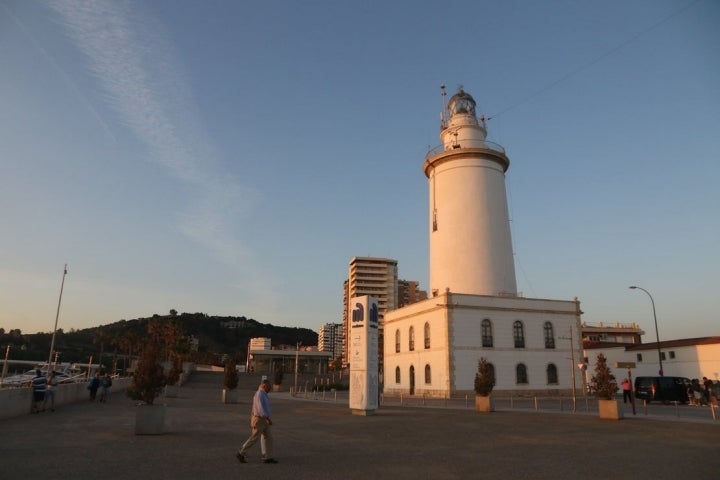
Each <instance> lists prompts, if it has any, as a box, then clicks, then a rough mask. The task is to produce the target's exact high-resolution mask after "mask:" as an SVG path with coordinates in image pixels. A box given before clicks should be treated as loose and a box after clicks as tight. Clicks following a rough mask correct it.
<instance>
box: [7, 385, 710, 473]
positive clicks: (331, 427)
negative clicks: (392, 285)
mask: <svg viewBox="0 0 720 480" xmlns="http://www.w3.org/2000/svg"><path fill="white" fill-rule="evenodd" d="M221 384H222V373H218V374H214V373H195V374H194V375H193V377H192V378H191V380H190V382H189V383H188V384H187V385H185V386H183V387H182V388H181V389H180V394H179V396H178V397H177V398H162V399H159V401H161V402H162V403H166V404H167V405H168V421H167V432H168V433H166V434H165V435H161V436H137V435H135V434H134V430H133V429H134V421H135V413H134V412H135V404H134V402H133V401H132V400H130V399H129V398H127V397H126V396H125V394H124V393H119V392H118V393H116V394H115V395H114V396H113V397H112V398H111V399H110V401H109V402H108V403H105V404H103V403H97V402H96V403H91V402H87V403H84V402H83V403H76V404H71V405H63V406H61V407H59V408H58V409H57V410H56V411H55V412H52V413H51V412H44V413H41V414H36V415H25V416H22V417H17V418H12V419H8V420H2V421H0V426H1V427H2V428H1V431H2V441H1V442H0V465H1V467H0V468H1V469H0V479H23V480H30V479H44V480H45V479H55V478H57V479H61V478H62V479H65V478H103V479H186V478H187V479H191V478H193V479H194V478H202V479H208V480H210V479H253V480H260V479H281V478H282V479H299V480H302V479H386V478H387V479H480V478H482V479H503V480H508V479H571V478H576V479H582V480H590V479H635V480H637V479H640V478H642V479H645V478H647V479H652V480H661V479H674V480H680V479H683V480H684V479H687V478H691V479H693V480H701V479H715V478H720V422H712V421H705V422H683V421H677V420H673V419H672V418H669V419H666V420H658V419H654V418H647V417H642V416H637V417H626V418H625V420H622V421H606V420H600V419H599V418H597V416H595V415H590V414H573V413H569V412H567V411H566V412H562V413H560V412H557V413H548V412H536V411H505V410H501V411H497V412H494V413H492V414H478V413H475V412H474V411H472V410H471V409H460V408H427V407H426V408H422V407H407V406H402V407H401V406H385V407H382V408H381V409H379V410H378V411H377V413H376V414H375V415H373V416H357V415H352V414H351V413H350V410H349V409H348V406H347V403H344V402H340V401H338V402H334V401H332V400H330V399H328V400H325V401H321V400H317V401H307V400H300V399H293V398H291V397H290V396H289V395H288V394H287V393H278V394H272V393H271V402H272V408H273V422H274V427H273V432H274V435H275V444H276V448H275V450H276V451H275V457H276V458H277V459H278V460H279V462H280V463H279V464H277V465H267V464H263V463H261V462H260V446H259V444H258V445H256V446H255V447H253V450H251V452H250V456H249V463H247V464H239V463H238V462H237V460H236V459H235V452H236V451H237V449H238V447H239V446H240V445H241V443H242V442H243V441H244V440H245V439H246V438H247V436H248V434H249V413H250V404H251V399H252V395H253V392H254V388H251V387H249V386H244V387H243V389H242V390H241V392H240V393H241V395H240V396H241V403H239V404H232V405H228V404H223V403H221Z"/></svg>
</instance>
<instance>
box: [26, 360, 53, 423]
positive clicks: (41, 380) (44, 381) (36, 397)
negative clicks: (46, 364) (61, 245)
mask: <svg viewBox="0 0 720 480" xmlns="http://www.w3.org/2000/svg"><path fill="white" fill-rule="evenodd" d="M31 386H32V389H33V404H32V413H39V412H44V411H45V407H46V406H47V403H48V400H50V411H51V412H54V411H55V388H56V387H57V378H55V373H54V372H50V373H49V374H48V376H47V378H46V377H45V376H43V374H42V372H41V371H40V369H39V368H38V369H37V370H35V376H34V377H33V379H32V382H31Z"/></svg>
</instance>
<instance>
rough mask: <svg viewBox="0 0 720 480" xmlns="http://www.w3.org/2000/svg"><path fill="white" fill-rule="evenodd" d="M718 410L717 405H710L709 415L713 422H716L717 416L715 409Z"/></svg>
mask: <svg viewBox="0 0 720 480" xmlns="http://www.w3.org/2000/svg"><path fill="white" fill-rule="evenodd" d="M716 408H718V407H717V405H713V404H712V403H711V404H710V414H711V415H712V419H713V421H717V414H716V413H715V409H716Z"/></svg>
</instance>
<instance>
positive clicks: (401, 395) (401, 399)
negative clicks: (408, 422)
mask: <svg viewBox="0 0 720 480" xmlns="http://www.w3.org/2000/svg"><path fill="white" fill-rule="evenodd" d="M402 404H403V394H402V393H401V394H400V406H401V407H402Z"/></svg>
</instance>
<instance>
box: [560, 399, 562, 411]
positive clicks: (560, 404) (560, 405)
mask: <svg viewBox="0 0 720 480" xmlns="http://www.w3.org/2000/svg"><path fill="white" fill-rule="evenodd" d="M562 400H563V399H562V398H560V411H561V412H562V411H563V401H562Z"/></svg>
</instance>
